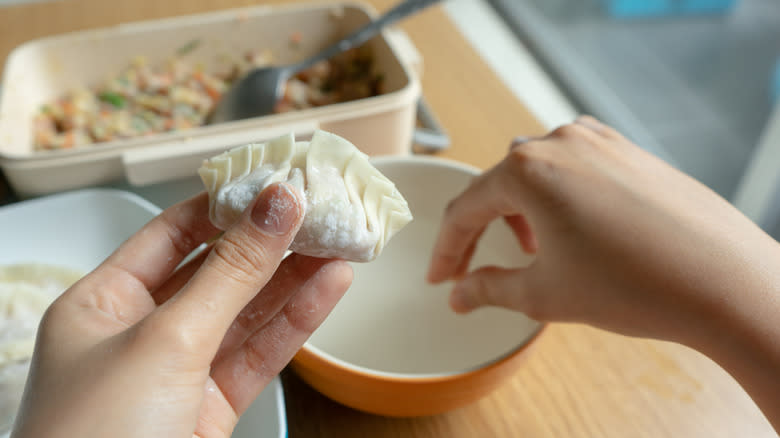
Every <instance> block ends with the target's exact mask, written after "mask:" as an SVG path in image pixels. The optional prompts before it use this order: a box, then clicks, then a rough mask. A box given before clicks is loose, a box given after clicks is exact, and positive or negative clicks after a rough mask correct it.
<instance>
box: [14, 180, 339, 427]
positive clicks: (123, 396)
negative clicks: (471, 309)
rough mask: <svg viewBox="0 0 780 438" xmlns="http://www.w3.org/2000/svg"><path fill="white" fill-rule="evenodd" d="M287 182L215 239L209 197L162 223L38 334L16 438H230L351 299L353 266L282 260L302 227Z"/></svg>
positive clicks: (65, 303) (47, 319) (114, 259)
mask: <svg viewBox="0 0 780 438" xmlns="http://www.w3.org/2000/svg"><path fill="white" fill-rule="evenodd" d="M299 196H300V195H298V194H296V193H295V192H294V190H293V189H291V188H290V187H288V186H286V185H284V184H276V185H272V186H270V187H268V188H267V189H265V190H264V191H263V192H262V193H261V194H260V195H259V196H258V198H257V199H256V200H255V203H254V204H253V206H251V207H250V208H248V209H247V211H245V212H244V214H243V216H242V217H241V219H240V220H239V221H238V223H237V224H236V225H234V226H233V227H232V228H231V229H229V230H228V231H226V232H225V233H224V235H222V236H221V237H219V238H218V239H217V240H216V241H215V242H214V243H213V244H211V246H209V247H208V248H207V250H205V251H203V252H201V253H200V255H199V256H197V257H195V258H194V259H193V260H192V261H190V262H189V263H188V264H186V265H184V266H182V267H180V268H179V269H176V268H177V266H178V265H179V264H180V262H181V261H182V260H183V259H184V258H185V256H187V255H188V254H189V253H190V252H191V251H193V250H194V249H196V248H197V247H198V246H199V245H201V243H203V242H206V241H208V240H209V239H211V238H213V237H214V236H215V235H216V234H217V232H218V230H217V229H216V228H214V227H213V226H212V224H211V223H210V222H209V218H208V198H207V196H206V194H201V195H199V196H196V197H194V198H192V199H190V200H188V201H185V202H182V203H180V204H177V205H175V206H173V207H171V208H169V209H168V210H166V211H164V212H163V213H162V214H161V215H160V216H158V217H157V218H155V219H154V220H152V221H151V222H150V223H149V224H147V225H146V226H145V227H144V228H143V229H141V230H140V231H139V232H138V233H137V234H135V235H134V236H133V237H131V238H130V239H129V240H128V241H127V242H125V243H124V244H123V245H122V246H121V247H120V248H119V249H117V251H116V252H115V253H114V254H112V255H111V256H110V257H109V258H108V259H107V260H106V261H105V262H104V263H102V264H101V265H100V266H99V267H98V268H97V269H95V270H94V271H93V272H92V273H90V274H88V275H87V276H85V277H84V278H83V279H82V280H81V281H79V282H78V283H76V284H75V285H74V286H73V287H71V288H70V289H69V290H68V291H66V292H65V293H64V294H63V295H62V296H61V297H60V298H59V299H57V300H56V301H55V303H54V304H52V306H51V307H50V308H49V310H48V311H47V312H46V315H45V316H44V319H43V321H42V323H41V327H40V329H39V333H38V340H37V346H36V350H35V353H34V357H33V362H32V366H31V372H30V377H29V380H28V382H27V387H26V390H25V395H24V399H23V402H22V407H21V409H20V413H19V415H18V417H17V421H16V424H15V428H14V431H13V433H12V436H13V437H14V438H32V437H36V438H40V437H47V438H48V437H79V438H90V437H109V436H110V437H113V438H126V437H143V438H148V437H187V438H189V437H192V436H198V437H203V438H227V437H229V436H230V435H231V433H232V431H233V428H234V426H235V425H236V423H237V421H238V418H239V416H240V415H241V413H243V412H244V410H246V409H247V408H248V407H249V405H250V404H251V402H252V401H253V400H254V398H255V397H256V396H257V395H258V394H259V393H260V392H261V391H262V389H263V388H264V386H265V385H266V384H267V383H268V382H269V381H270V380H271V379H272V378H274V376H276V374H277V373H279V371H280V370H281V369H282V368H283V367H284V366H285V365H286V364H287V363H288V362H289V360H290V359H291V358H292V356H293V355H294V354H295V352H296V351H297V350H298V348H300V346H301V345H302V344H303V343H304V342H305V340H306V339H307V338H308V336H309V335H310V334H311V333H312V332H313V330H314V329H315V328H316V327H317V326H318V325H319V324H320V323H321V322H322V321H323V320H324V319H325V317H326V315H327V314H328V313H329V312H330V310H331V309H332V308H333V306H334V305H335V304H336V302H337V301H338V300H339V298H340V297H341V296H342V295H343V293H344V292H345V291H346V289H347V288H348V286H349V284H350V282H351V279H352V271H351V268H350V267H349V265H348V264H346V263H345V262H342V261H336V260H326V259H317V258H312V257H307V256H301V255H298V254H292V255H290V256H289V257H287V258H284V259H283V257H284V254H285V252H286V250H287V247H288V246H289V244H290V242H291V240H292V239H293V237H294V235H295V233H296V231H297V230H298V228H299V227H300V225H301V222H302V220H303V206H302V203H301V199H300V198H299Z"/></svg>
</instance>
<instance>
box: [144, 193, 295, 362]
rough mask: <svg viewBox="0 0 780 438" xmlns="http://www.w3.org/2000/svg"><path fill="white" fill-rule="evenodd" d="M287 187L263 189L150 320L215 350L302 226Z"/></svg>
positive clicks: (292, 197)
mask: <svg viewBox="0 0 780 438" xmlns="http://www.w3.org/2000/svg"><path fill="white" fill-rule="evenodd" d="M303 211H304V207H303V204H302V203H301V201H300V200H299V197H298V196H297V195H296V194H295V193H294V191H293V190H291V189H290V187H289V186H287V185H286V184H273V185H271V186H269V187H267V188H266V189H264V190H263V191H262V192H261V193H260V195H259V196H258V197H257V199H256V200H255V202H254V203H253V204H252V207H251V208H249V209H247V211H245V212H244V213H243V214H242V216H241V218H240V219H239V220H238V221H237V222H236V223H235V224H234V225H233V226H232V227H231V228H230V229H228V230H227V231H225V234H224V235H223V236H222V237H220V238H219V239H218V240H217V241H216V242H215V244H214V246H213V248H212V250H211V252H210V253H209V254H208V256H207V257H206V259H205V260H204V262H203V264H202V265H201V266H200V268H199V269H198V271H197V272H196V273H195V275H193V277H192V278H191V279H190V280H189V281H188V282H187V284H185V285H184V287H183V288H182V289H181V290H180V291H179V292H178V293H177V294H176V295H175V296H174V297H172V298H171V299H169V300H168V301H166V302H165V303H164V304H163V305H162V306H160V308H158V310H157V311H156V312H154V313H153V314H152V315H150V316H151V318H149V319H150V320H149V321H147V322H148V323H149V324H152V325H155V324H153V321H155V320H157V322H159V323H160V324H161V325H162V326H164V327H168V328H169V329H173V330H174V331H175V332H181V333H186V338H187V340H188V341H189V342H188V343H190V344H192V345H194V346H196V348H197V349H199V350H200V349H203V348H204V347H205V349H206V350H207V351H211V350H213V351H214V352H215V351H216V348H217V347H218V346H219V343H220V342H221V340H222V338H223V337H224V334H225V332H226V331H227V329H228V327H229V326H230V325H231V323H232V322H233V320H234V319H235V317H236V316H237V315H238V313H239V312H240V311H241V309H243V308H244V306H246V304H247V303H249V301H251V300H252V298H253V297H254V296H255V295H256V294H257V293H258V292H259V291H260V290H261V289H262V288H263V286H265V284H266V283H267V282H268V281H269V280H270V279H271V277H272V276H273V275H274V273H275V271H276V268H277V267H278V266H279V263H280V262H281V260H282V258H283V257H284V254H285V251H286V250H287V248H288V246H289V245H290V242H291V241H292V239H293V237H294V236H295V234H296V232H297V230H298V228H299V227H300V225H301V222H302V221H303Z"/></svg>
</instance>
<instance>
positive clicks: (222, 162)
mask: <svg viewBox="0 0 780 438" xmlns="http://www.w3.org/2000/svg"><path fill="white" fill-rule="evenodd" d="M198 173H199V174H200V177H201V179H202V180H203V183H204V185H205V186H206V190H207V191H208V193H209V216H210V219H211V222H212V223H214V225H215V226H216V227H217V228H219V229H222V230H225V229H227V228H228V227H230V226H231V225H232V224H233V223H234V222H235V221H236V220H237V219H238V217H239V216H240V215H241V213H242V212H243V211H244V209H246V207H247V206H248V205H249V203H250V202H252V200H253V199H254V198H255V197H256V196H257V195H258V194H259V193H260V192H261V191H262V190H263V189H264V188H266V187H267V186H268V185H270V184H273V183H275V182H287V183H289V184H290V185H292V186H294V187H296V188H297V189H298V190H299V191H300V192H301V193H303V194H304V195H305V196H304V197H305V199H306V205H305V209H306V210H305V211H306V214H305V216H304V220H303V225H302V226H301V229H300V231H299V232H298V234H297V235H296V236H295V240H294V241H293V243H292V245H290V250H292V251H294V252H297V253H300V254H305V255H310V256H313V257H328V258H330V257H334V258H341V259H344V260H351V261H356V262H367V261H371V260H373V259H375V258H376V257H377V256H378V255H379V254H380V253H381V252H382V249H383V248H384V246H385V245H386V244H387V242H388V240H390V238H391V237H392V236H393V234H395V233H396V232H398V230H400V229H401V228H403V227H404V226H405V225H406V224H408V223H409V222H410V221H411V220H412V214H411V212H410V211H409V205H408V204H407V203H406V200H405V199H404V198H403V196H401V193H400V192H398V189H396V187H395V185H394V184H393V183H392V182H391V181H390V180H389V179H387V178H386V177H385V176H384V175H382V174H381V173H380V172H379V171H378V170H377V169H376V168H374V166H372V165H371V163H369V161H368V156H367V155H366V154H364V153H362V152H360V151H359V150H358V149H357V148H356V147H355V146H354V145H353V144H352V143H350V142H348V141H347V140H345V139H343V138H341V137H339V136H337V135H335V134H330V133H327V132H324V131H317V132H315V133H314V136H313V137H312V139H311V141H310V142H295V139H294V137H293V135H292V134H289V135H286V136H283V137H279V138H277V139H274V140H271V141H269V142H268V143H261V144H249V145H244V146H240V147H237V148H234V149H231V150H229V151H227V152H224V153H222V154H220V155H217V156H215V157H213V158H211V159H210V160H207V161H205V162H204V163H203V165H202V166H201V168H200V169H199V170H198Z"/></svg>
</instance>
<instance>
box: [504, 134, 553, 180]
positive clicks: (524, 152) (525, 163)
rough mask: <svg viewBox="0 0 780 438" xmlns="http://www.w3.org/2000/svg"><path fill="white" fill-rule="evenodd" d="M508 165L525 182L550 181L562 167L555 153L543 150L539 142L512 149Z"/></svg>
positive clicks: (511, 171) (512, 172)
mask: <svg viewBox="0 0 780 438" xmlns="http://www.w3.org/2000/svg"><path fill="white" fill-rule="evenodd" d="M507 165H508V166H509V169H510V174H511V175H516V176H519V177H520V178H521V180H522V181H523V182H524V183H535V182H545V181H548V180H549V179H550V178H551V177H553V176H555V175H557V174H558V172H559V167H560V166H559V165H558V163H557V162H556V161H555V158H554V156H553V154H550V153H549V152H545V151H542V150H541V147H540V145H539V144H538V143H529V144H528V145H526V146H524V147H520V148H516V149H514V150H512V152H510V154H509V156H508V157H507ZM534 186H536V184H534Z"/></svg>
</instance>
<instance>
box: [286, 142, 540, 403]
mask: <svg viewBox="0 0 780 438" xmlns="http://www.w3.org/2000/svg"><path fill="white" fill-rule="evenodd" d="M372 162H373V163H374V164H375V165H376V167H377V168H378V169H379V170H381V171H382V172H383V173H384V174H385V175H386V176H387V177H388V178H390V179H391V180H392V181H393V182H395V184H396V186H397V187H398V189H399V190H400V191H401V193H403V195H404V197H405V198H406V199H407V201H408V202H409V205H410V208H411V210H412V214H413V215H414V221H412V222H411V223H410V224H409V225H407V226H406V228H404V229H403V230H402V231H401V232H400V233H399V234H397V235H396V236H395V237H394V238H393V239H392V240H391V241H390V243H389V244H388V246H387V247H386V248H385V250H384V252H383V253H382V255H381V256H380V257H379V258H378V259H377V260H375V261H373V262H371V263H367V264H354V265H353V268H354V270H355V280H354V283H353V285H352V287H351V288H350V289H349V291H348V292H347V294H346V295H345V296H344V298H343V299H342V300H341V302H339V304H338V305H337V306H336V308H335V310H334V311H333V313H332V314H331V315H330V316H329V317H328V319H327V320H326V321H325V323H324V324H323V325H322V326H321V327H320V328H319V329H318V330H317V331H316V332H315V333H314V334H313V336H312V337H311V338H310V340H309V342H307V343H306V345H305V346H304V347H303V348H302V349H301V351H300V352H299V354H298V355H297V356H296V358H295V360H294V361H293V368H294V369H295V370H296V371H297V372H298V374H300V375H301V377H302V378H303V379H304V380H305V381H307V382H308V383H309V384H310V385H312V386H313V387H314V388H315V389H317V390H319V391H320V392H322V393H323V394H325V395H326V396H328V397H330V398H332V399H334V400H336V401H339V402H341V403H343V404H346V405H348V406H351V407H353V408H356V409H360V410H364V411H368V412H372V413H376V414H382V415H389V416H419V415H430V414H435V413H439V412H443V411H446V410H449V409H453V408H456V407H459V406H462V405H463V404H466V403H470V402H472V401H474V400H476V399H478V398H480V397H482V396H484V395H486V394H487V393H489V392H490V391H491V390H492V389H494V388H495V387H496V386H498V385H499V384H500V383H501V382H502V381H503V380H504V379H505V378H507V377H508V376H510V375H511V374H512V373H513V372H514V371H515V370H516V368H517V367H518V366H519V365H520V362H521V359H522V358H523V356H524V354H523V353H525V351H526V347H527V346H528V345H530V343H531V341H532V340H534V339H535V338H536V336H537V335H538V334H539V333H540V332H541V329H542V325H541V324H540V323H538V322H536V321H533V320H531V319H529V318H527V317H526V316H524V315H523V314H521V313H517V312H512V311H508V310H504V309H498V308H483V309H479V310H477V311H475V312H473V313H471V314H469V315H457V314H455V313H454V312H453V311H452V310H450V308H449V306H448V296H449V293H450V289H451V284H443V285H438V286H432V285H430V284H428V283H426V282H425V273H426V270H427V267H428V262H429V259H430V255H431V250H432V247H433V244H434V240H435V238H436V235H437V232H438V229H439V224H440V221H441V218H442V214H443V212H444V209H445V207H446V205H447V203H448V202H449V201H450V200H451V199H453V198H454V197H455V196H457V195H458V194H459V193H461V192H462V191H463V189H465V188H466V187H467V185H468V184H469V183H470V181H471V179H472V178H473V177H474V176H475V175H477V174H478V173H479V171H478V169H475V168H472V167H469V166H465V165H462V164H458V163H455V162H451V161H445V160H441V159H436V158H422V157H379V158H374V159H373V160H372ZM530 261H531V257H530V256H529V255H527V254H525V253H523V251H522V250H521V249H520V247H519V245H518V244H517V240H516V238H515V236H514V235H513V234H512V232H511V230H510V229H509V227H507V226H506V225H505V224H504V223H503V221H496V222H495V223H493V224H491V226H490V227H489V228H488V230H487V231H486V233H485V234H484V236H483V237H482V239H481V240H480V244H479V246H478V249H477V252H476V254H475V256H474V260H473V263H472V267H476V266H482V265H496V266H504V267H517V266H524V265H527V264H528V263H530Z"/></svg>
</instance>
